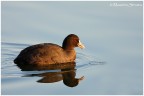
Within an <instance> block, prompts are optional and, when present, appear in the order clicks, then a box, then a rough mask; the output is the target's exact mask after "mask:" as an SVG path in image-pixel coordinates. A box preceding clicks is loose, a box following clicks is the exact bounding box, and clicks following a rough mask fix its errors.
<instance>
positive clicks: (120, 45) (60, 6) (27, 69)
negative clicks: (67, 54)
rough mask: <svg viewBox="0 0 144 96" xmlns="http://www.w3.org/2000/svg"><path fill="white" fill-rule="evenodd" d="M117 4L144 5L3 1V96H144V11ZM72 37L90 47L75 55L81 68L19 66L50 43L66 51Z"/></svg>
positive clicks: (77, 64)
mask: <svg viewBox="0 0 144 96" xmlns="http://www.w3.org/2000/svg"><path fill="white" fill-rule="evenodd" d="M114 3H117V4H140V5H141V4H142V2H10V1H9V2H4V1H3V2H2V33H1V35H2V39H1V40H2V43H1V81H2V83H1V85H2V89H1V92H2V94H3V95H16V94H19V95H26V94H29V95H59V94H60V95H65V94H66V95H76V94H77V95H105V94H107V95H121V94H125V95H139V94H142V93H143V87H142V84H143V72H142V71H143V68H142V67H143V54H142V50H143V49H142V48H143V46H142V38H143V37H142V33H143V29H142V27H143V26H142V18H143V16H142V7H141V6H131V7H128V6H121V7H120V6H119V7H118V6H117V7H116V6H112V4H114ZM71 33H74V34H77V35H78V36H79V37H80V40H81V42H82V43H84V45H85V46H86V48H85V49H84V50H81V49H79V48H76V49H75V50H76V51H77V58H76V63H75V64H70V66H67V65H65V66H60V65H57V66H55V67H51V68H49V67H48V68H47V67H44V68H43V67H42V68H41V67H39V68H36V67H31V66H17V65H15V64H14V63H13V60H14V59H15V58H16V56H17V55H18V54H19V52H20V51H21V50H22V49H24V48H26V47H27V46H30V45H33V44H37V43H44V42H52V43H56V44H59V45H61V43H62V41H63V39H64V38H65V37H66V36H67V35H68V34H71ZM78 81H80V82H79V83H78ZM70 86H71V87H70Z"/></svg>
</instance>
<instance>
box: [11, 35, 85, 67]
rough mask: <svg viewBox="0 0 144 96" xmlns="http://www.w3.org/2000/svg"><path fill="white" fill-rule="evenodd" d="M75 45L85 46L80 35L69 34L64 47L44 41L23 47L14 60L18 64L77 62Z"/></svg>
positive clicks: (63, 44)
mask: <svg viewBox="0 0 144 96" xmlns="http://www.w3.org/2000/svg"><path fill="white" fill-rule="evenodd" d="M75 47H80V48H84V45H83V44H82V43H81V42H80V40H79V37H78V36H77V35H75V34H70V35H68V36H67V37H66V38H65V39H64V41H63V43H62V47H61V46H59V45H57V44H53V43H42V44H37V45H32V46H29V47H27V48H25V49H23V50H22V51H21V52H20V54H19V55H18V56H17V57H16V59H15V60H14V63H16V64H32V65H48V64H60V63H68V62H75V58H76V52H75V50H74V48H75Z"/></svg>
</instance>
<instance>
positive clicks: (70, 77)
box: [18, 62, 84, 87]
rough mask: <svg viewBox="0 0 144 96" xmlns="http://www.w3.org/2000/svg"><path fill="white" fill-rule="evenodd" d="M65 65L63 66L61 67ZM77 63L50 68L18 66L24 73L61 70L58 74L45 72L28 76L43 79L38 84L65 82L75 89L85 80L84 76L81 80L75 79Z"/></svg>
mask: <svg viewBox="0 0 144 96" xmlns="http://www.w3.org/2000/svg"><path fill="white" fill-rule="evenodd" d="M60 65H63V66H60ZM75 65H76V64H75V62H73V63H66V64H56V65H53V64H52V66H51V65H49V66H35V67H33V66H29V65H21V66H18V67H19V68H20V69H21V70H22V71H28V70H29V71H32V70H47V71H48V70H56V69H61V71H58V72H44V73H39V74H29V75H26V76H31V77H33V76H38V77H42V78H41V79H40V80H38V81H37V82H39V83H55V82H59V81H61V80H63V83H64V84H65V85H67V86H69V87H75V86H77V85H78V84H79V82H80V81H81V80H83V79H84V76H82V77H81V78H75V76H76V69H75Z"/></svg>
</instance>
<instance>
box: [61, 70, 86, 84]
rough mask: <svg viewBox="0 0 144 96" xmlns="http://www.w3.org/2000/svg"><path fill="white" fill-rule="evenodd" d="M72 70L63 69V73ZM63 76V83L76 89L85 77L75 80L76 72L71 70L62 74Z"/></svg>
mask: <svg viewBox="0 0 144 96" xmlns="http://www.w3.org/2000/svg"><path fill="white" fill-rule="evenodd" d="M65 70H71V69H62V71H65ZM62 76H63V83H64V84H65V85H67V86H69V87H75V86H77V85H78V84H79V82H80V81H81V80H83V79H84V76H82V77H81V78H75V76H76V72H75V70H71V71H68V72H65V73H63V74H62Z"/></svg>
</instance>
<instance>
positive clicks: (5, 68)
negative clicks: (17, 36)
mask: <svg viewBox="0 0 144 96" xmlns="http://www.w3.org/2000/svg"><path fill="white" fill-rule="evenodd" d="M1 44H2V56H1V58H2V62H1V63H2V66H1V70H2V77H15V76H18V77H19V76H24V75H26V74H34V73H41V72H57V71H59V70H43V71H42V70H41V71H20V70H19V68H18V67H17V66H16V65H15V64H14V63H13V60H14V58H15V57H16V56H17V54H18V53H19V52H20V50H21V49H23V48H25V47H27V46H30V45H29V44H18V43H9V42H2V43H1ZM104 64H106V62H104V61H102V60H99V59H97V58H96V57H95V56H92V55H90V54H88V53H86V52H84V53H81V52H77V57H76V69H77V70H79V69H85V68H89V67H93V66H97V65H104Z"/></svg>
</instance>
